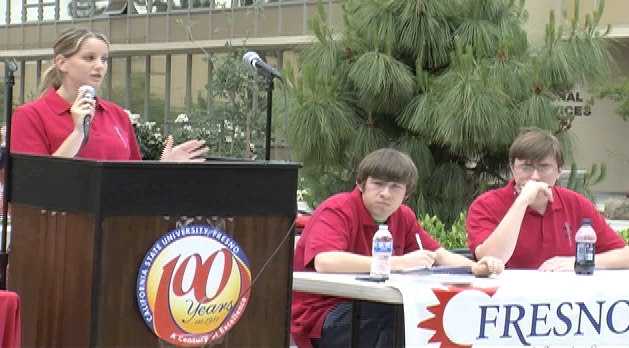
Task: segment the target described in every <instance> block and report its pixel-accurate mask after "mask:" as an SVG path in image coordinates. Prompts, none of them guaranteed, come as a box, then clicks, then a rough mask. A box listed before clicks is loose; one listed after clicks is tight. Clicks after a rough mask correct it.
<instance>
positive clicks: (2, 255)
mask: <svg viewBox="0 0 629 348" xmlns="http://www.w3.org/2000/svg"><path fill="white" fill-rule="evenodd" d="M16 71H17V64H15V62H9V60H8V59H7V60H5V62H4V115H5V121H6V123H7V129H6V134H5V137H4V139H5V142H6V145H5V149H4V151H5V153H4V157H5V160H4V192H3V195H2V243H1V244H0V290H6V288H7V266H8V265H9V253H8V251H7V244H8V243H7V236H8V231H7V228H8V225H9V224H8V220H9V217H8V215H9V202H11V155H10V154H11V115H12V114H13V86H14V85H15V77H14V73H15V72H16Z"/></svg>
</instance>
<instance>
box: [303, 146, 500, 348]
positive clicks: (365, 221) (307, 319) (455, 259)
mask: <svg viewBox="0 0 629 348" xmlns="http://www.w3.org/2000/svg"><path fill="white" fill-rule="evenodd" d="M417 179H418V173H417V167H416V166H415V164H414V163H413V161H412V160H411V158H410V157H409V156H408V155H406V154H403V153H401V152H399V151H397V150H394V149H380V150H377V151H375V152H372V153H370V154H369V155H367V156H366V157H365V158H364V159H363V160H362V162H361V163H360V165H359V166H358V173H357V178H356V188H355V189H354V190H353V191H352V192H347V193H340V194H337V195H334V196H332V197H330V198H328V199H327V200H326V201H324V202H323V203H321V205H319V207H318V208H317V209H316V210H315V212H314V214H313V215H312V217H311V218H310V219H309V221H308V223H307V224H306V227H305V229H304V231H303V233H302V235H301V238H300V239H299V242H297V246H296V248H295V258H294V265H293V266H294V268H293V269H294V271H296V272H299V271H306V270H308V271H316V272H322V273H367V272H369V270H370V267H371V242H372V238H373V235H374V233H375V232H376V230H377V229H378V225H379V224H381V223H385V224H387V226H388V228H389V231H391V234H392V236H393V257H392V259H391V268H392V270H400V269H404V268H409V267H418V266H432V265H433V264H436V265H470V266H472V270H473V272H474V274H476V275H479V276H488V275H490V274H491V273H500V272H501V271H502V269H503V268H504V265H503V264H502V262H500V260H497V259H494V258H491V257H489V258H485V259H482V260H480V261H479V262H478V263H474V262H473V261H471V260H469V259H467V258H465V257H463V256H460V255H456V254H453V253H451V252H449V251H447V250H445V249H443V248H441V246H440V245H439V243H437V242H436V241H435V240H434V239H432V238H431V237H430V236H429V235H428V234H427V233H426V232H425V231H424V230H423V229H422V227H421V226H420V225H419V223H418V222H417V218H416V217H415V214H414V213H413V211H412V210H411V209H410V208H409V207H407V206H405V205H402V201H403V200H404V199H405V198H407V197H408V196H409V195H410V194H411V193H413V191H414V190H415V186H416V183H417ZM416 234H418V235H419V236H420V239H421V242H422V245H423V247H424V250H418V249H419V247H418V245H417V241H416V238H415V235H416ZM350 312H351V304H350V302H349V300H347V299H341V298H335V297H330V296H323V295H317V294H309V293H302V292H294V293H293V305H292V315H293V318H292V328H291V331H292V335H293V339H294V340H295V343H296V344H297V345H298V346H299V347H302V348H306V347H315V348H319V347H325V348H329V347H347V346H348V345H349V337H350V332H349V323H350V321H349V319H350V315H351V313H350ZM361 313H362V320H361V322H360V342H359V345H360V346H361V347H376V348H377V347H386V348H389V347H391V346H392V344H393V333H392V329H393V328H392V323H393V317H394V311H393V307H392V306H391V305H388V304H381V303H367V304H365V305H364V306H363V308H362V312H361Z"/></svg>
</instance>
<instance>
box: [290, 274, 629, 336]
mask: <svg viewBox="0 0 629 348" xmlns="http://www.w3.org/2000/svg"><path fill="white" fill-rule="evenodd" d="M449 277H453V276H449ZM440 280H443V277H440V276H433V275H431V276H406V275H405V276H401V275H392V277H391V279H390V280H389V281H387V282H386V283H372V282H364V281H358V280H356V279H355V275H348V274H345V275H342V274H316V273H308V272H295V273H294V274H293V289H294V290H296V291H303V292H312V293H319V294H324V295H331V296H340V297H346V298H352V299H357V300H364V301H374V302H385V303H395V304H400V305H402V306H403V307H404V323H405V324H404V337H405V341H406V345H407V346H427V345H432V344H435V343H437V344H438V343H441V344H442V345H444V344H445V345H454V346H466V347H470V346H474V347H476V346H494V347H495V346H525V345H532V346H557V345H561V346H573V345H574V344H575V340H578V341H579V342H578V344H579V345H597V346H598V347H602V346H616V347H619V346H625V347H629V271H625V270H617V271H600V270H597V271H595V273H594V275H592V276H578V275H575V274H574V273H572V272H556V273H550V272H539V271H537V270H507V271H505V272H504V273H503V274H501V275H500V276H497V277H492V278H488V279H479V278H473V283H472V284H471V285H469V286H462V287H457V286H447V285H443V284H442V283H441V282H440ZM402 306H400V307H402ZM462 319H465V321H462ZM463 322H464V323H465V324H462V323H463ZM437 346H438V345H437Z"/></svg>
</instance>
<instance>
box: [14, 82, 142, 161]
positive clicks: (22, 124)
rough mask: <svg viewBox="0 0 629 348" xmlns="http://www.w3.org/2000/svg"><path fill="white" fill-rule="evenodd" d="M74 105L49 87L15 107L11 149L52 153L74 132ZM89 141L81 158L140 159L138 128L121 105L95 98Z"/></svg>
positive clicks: (37, 153) (45, 153)
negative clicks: (34, 98)
mask: <svg viewBox="0 0 629 348" xmlns="http://www.w3.org/2000/svg"><path fill="white" fill-rule="evenodd" d="M70 107H72V105H71V104H70V103H68V102H67V101H66V100H65V99H63V98H61V96H59V95H58V94H57V92H56V91H55V89H54V88H50V89H49V90H48V92H46V94H45V95H44V96H43V97H42V98H39V99H37V100H34V101H32V102H29V103H26V104H24V105H21V106H19V107H18V108H17V109H15V112H14V113H13V118H12V122H11V127H12V129H11V152H16V153H27V154H35V155H52V154H53V153H54V152H55V151H57V149H58V148H59V146H61V144H62V143H63V142H64V140H65V139H66V138H67V137H68V135H70V133H72V130H73V129H74V125H73V123H72V115H71V114H70ZM94 114H95V115H94V117H93V119H92V128H91V130H90V133H89V138H88V141H87V144H86V145H85V147H84V148H83V151H82V152H81V154H79V156H78V157H79V158H87V159H94V160H120V161H128V160H140V159H141V157H140V149H139V147H138V143H137V139H136V136H135V131H134V129H133V125H132V124H131V120H129V116H128V115H127V113H126V112H125V111H124V110H123V109H122V108H121V107H120V106H118V105H116V104H114V103H110V102H108V101H105V100H102V99H100V98H96V110H95V112H94Z"/></svg>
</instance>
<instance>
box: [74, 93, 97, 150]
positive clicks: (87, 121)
mask: <svg viewBox="0 0 629 348" xmlns="http://www.w3.org/2000/svg"><path fill="white" fill-rule="evenodd" d="M81 94H83V95H84V96H85V98H88V99H91V100H94V98H95V97H96V90H95V89H94V87H92V86H89V85H84V86H81V87H79V95H81ZM93 116H94V115H85V117H84V118H83V142H82V143H81V146H80V147H79V150H78V151H77V153H76V155H74V157H76V156H78V155H79V154H80V153H81V152H82V151H83V148H84V147H85V145H86V144H87V139H88V138H89V135H90V129H91V128H92V117H93Z"/></svg>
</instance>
